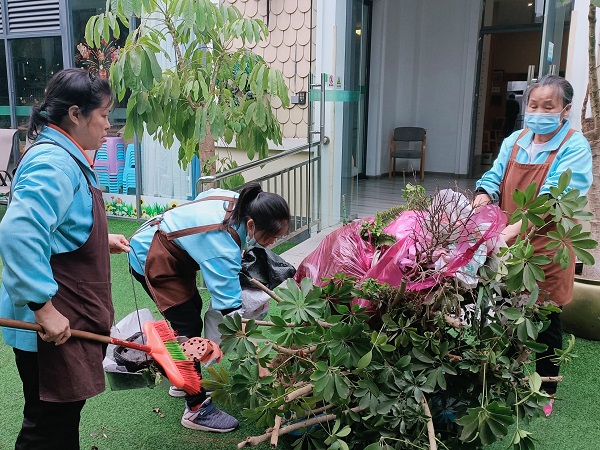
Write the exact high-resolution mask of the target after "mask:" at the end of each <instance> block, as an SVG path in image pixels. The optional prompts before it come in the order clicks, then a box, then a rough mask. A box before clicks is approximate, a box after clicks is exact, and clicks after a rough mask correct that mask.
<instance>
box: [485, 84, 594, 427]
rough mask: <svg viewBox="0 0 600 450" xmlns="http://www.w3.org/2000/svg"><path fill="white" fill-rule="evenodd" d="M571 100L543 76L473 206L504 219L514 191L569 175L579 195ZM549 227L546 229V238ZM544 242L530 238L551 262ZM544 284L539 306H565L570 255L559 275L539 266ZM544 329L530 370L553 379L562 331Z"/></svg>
mask: <svg viewBox="0 0 600 450" xmlns="http://www.w3.org/2000/svg"><path fill="white" fill-rule="evenodd" d="M572 100H573V87H572V86H571V84H570V83H569V82H568V81H567V80H565V79H564V78H562V77H559V76H556V75H546V76H544V77H542V78H540V79H539V80H538V81H537V82H536V83H534V84H533V85H532V86H531V87H530V88H529V92H528V96H527V108H526V110H525V127H526V128H525V129H523V130H520V131H515V132H514V133H513V134H511V135H510V136H509V137H507V138H506V139H505V140H504V142H503V143H502V147H501V149H500V154H499V155H498V158H497V159H496V161H495V162H494V165H493V166H492V168H491V170H489V171H488V172H486V173H485V174H484V175H483V177H481V179H480V180H479V181H478V182H477V184H476V188H477V189H476V191H475V192H476V196H475V199H474V201H473V203H474V206H479V205H483V204H487V203H498V204H499V205H500V208H502V210H503V211H506V212H507V213H512V212H514V211H515V210H516V208H517V205H516V204H515V202H514V200H513V198H512V195H513V192H514V191H515V189H520V190H521V191H524V190H525V188H526V187H527V186H528V185H529V184H531V183H532V182H533V181H535V182H536V185H537V187H538V195H543V194H547V193H548V192H549V189H550V187H552V186H557V184H558V179H559V177H560V175H561V174H562V173H563V172H564V171H565V170H567V169H571V171H572V172H573V176H572V179H571V183H570V184H569V187H568V189H579V191H580V192H581V194H582V195H585V194H586V193H587V191H588V189H589V188H590V185H591V183H592V153H591V149H590V145H589V143H588V141H587V140H586V139H585V137H583V135H582V134H581V133H580V132H578V131H575V130H573V129H571V125H570V123H569V121H568V120H567V116H568V114H569V111H570V110H571V102H572ZM551 227H552V225H549V226H546V227H545V228H544V231H545V232H546V233H547V232H548V231H550V230H551V229H552V228H551ZM520 228H521V222H517V223H515V224H512V225H508V226H507V227H506V228H505V229H504V231H503V236H504V239H505V241H506V242H507V243H509V244H511V243H512V242H514V239H515V238H516V237H517V235H518V234H519V231H520ZM547 242H548V240H547V238H546V237H542V236H536V237H534V239H533V241H532V245H533V246H534V247H535V250H536V253H537V254H545V255H547V256H549V257H550V258H552V257H553V256H554V254H553V251H550V250H546V249H545V248H544V247H545V244H546V243H547ZM544 273H545V275H546V279H545V281H544V282H543V283H539V285H540V297H539V301H540V302H544V301H548V300H550V301H552V302H553V303H554V304H556V305H557V306H559V307H560V306H563V305H565V304H567V303H569V302H570V301H571V300H572V298H573V282H574V274H575V256H574V254H573V253H572V252H571V264H570V265H569V267H568V268H567V269H566V270H562V269H561V268H560V265H559V264H555V263H552V264H548V265H546V266H544ZM549 319H550V327H549V328H548V329H547V330H546V331H544V332H543V333H540V335H539V337H538V342H540V343H543V344H546V345H547V346H548V349H547V350H546V351H545V352H543V353H541V354H538V355H537V363H536V370H537V372H538V373H539V374H540V375H541V376H556V375H558V367H557V366H556V365H554V364H553V363H552V362H551V361H550V359H551V358H552V356H553V355H554V349H555V348H559V349H560V348H562V331H561V327H560V317H559V314H558V313H552V314H551V315H550V317H549ZM542 387H543V388H544V389H545V390H546V392H547V393H548V394H550V395H552V396H553V395H554V393H555V392H556V383H544V384H543V385H542ZM553 403H554V400H553V399H552V400H551V402H550V404H549V405H546V406H545V407H544V412H545V414H546V416H549V415H550V414H551V413H552V407H553Z"/></svg>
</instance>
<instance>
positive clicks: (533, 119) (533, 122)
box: [525, 106, 566, 134]
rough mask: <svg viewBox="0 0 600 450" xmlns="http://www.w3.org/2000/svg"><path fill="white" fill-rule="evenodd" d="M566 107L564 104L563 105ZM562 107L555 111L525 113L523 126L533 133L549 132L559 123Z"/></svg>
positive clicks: (554, 129) (560, 121)
mask: <svg viewBox="0 0 600 450" xmlns="http://www.w3.org/2000/svg"><path fill="white" fill-rule="evenodd" d="M565 108H566V106H565ZM565 108H563V109H562V110H561V111H560V112H557V113H529V112H526V113H525V126H526V127H527V128H529V129H530V130H531V131H533V132H534V133H535V134H550V133H552V132H554V131H556V129H557V128H558V127H559V126H560V125H561V123H562V120H561V118H560V116H561V114H562V112H563V111H564V110H565Z"/></svg>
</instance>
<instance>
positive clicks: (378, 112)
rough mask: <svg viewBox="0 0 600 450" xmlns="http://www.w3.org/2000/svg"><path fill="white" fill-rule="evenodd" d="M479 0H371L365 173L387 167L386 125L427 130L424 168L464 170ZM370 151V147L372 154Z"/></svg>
mask: <svg viewBox="0 0 600 450" xmlns="http://www.w3.org/2000/svg"><path fill="white" fill-rule="evenodd" d="M481 8H482V4H481V3H480V2H474V1H471V0H448V1H445V2H435V1H433V0H428V1H418V0H411V1H403V2H397V1H394V0H375V1H374V2H373V43H372V47H371V48H372V63H371V85H370V89H371V93H372V95H371V98H370V104H369V119H370V122H369V131H368V144H369V148H370V151H374V152H377V149H380V153H379V157H378V158H377V157H375V158H369V162H368V164H367V175H379V174H381V173H385V172H387V169H388V161H389V160H388V147H389V141H390V136H391V131H392V129H393V128H394V127H397V126H420V127H424V128H426V129H427V157H426V162H425V170H426V171H429V172H446V173H454V174H466V173H467V172H468V157H469V146H470V145H469V143H470V138H471V114H472V101H473V89H474V83H475V73H476V64H477V38H478V32H479V21H480V17H481ZM375 155H376V153H375Z"/></svg>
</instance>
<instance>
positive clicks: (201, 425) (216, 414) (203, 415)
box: [181, 397, 240, 433]
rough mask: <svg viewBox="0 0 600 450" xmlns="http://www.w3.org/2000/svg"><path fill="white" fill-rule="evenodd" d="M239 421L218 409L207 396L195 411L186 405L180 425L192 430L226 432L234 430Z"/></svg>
mask: <svg viewBox="0 0 600 450" xmlns="http://www.w3.org/2000/svg"><path fill="white" fill-rule="evenodd" d="M239 424H240V423H239V422H238V420H237V419H236V418H235V417H233V416H230V415H229V414H227V413H226V412H223V411H221V410H220V409H218V408H217V407H216V406H215V405H214V404H213V402H212V399H211V398H210V397H209V398H207V399H206V400H205V401H204V403H202V405H201V406H200V408H198V410H196V411H192V410H191V409H189V408H188V406H187V405H186V407H185V411H184V412H183V417H182V418H181V425H183V426H184V427H186V428H191V429H192V430H201V431H214V432H216V433H227V432H228V431H233V430H235V429H236V428H237V427H238V425H239Z"/></svg>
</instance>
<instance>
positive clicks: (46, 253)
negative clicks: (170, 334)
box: [0, 69, 128, 450]
mask: <svg viewBox="0 0 600 450" xmlns="http://www.w3.org/2000/svg"><path fill="white" fill-rule="evenodd" d="M112 104H113V94H112V91H111V89H110V87H109V85H108V82H107V81H105V80H102V79H100V78H93V77H91V75H90V74H89V73H88V72H87V71H86V70H83V69H68V70H62V71H60V72H58V73H57V74H56V75H54V77H53V78H52V79H51V80H50V82H49V84H48V87H47V89H46V96H45V99H44V103H42V104H41V105H38V106H34V107H33V108H32V112H31V117H30V119H29V131H28V134H27V136H28V137H29V139H30V140H35V142H34V143H33V145H32V146H31V147H30V148H29V149H28V150H27V152H26V153H25V154H24V155H23V157H22V158H21V160H20V162H19V163H18V166H17V171H16V173H15V177H14V180H13V183H12V186H11V202H10V204H9V206H8V209H7V211H6V215H5V216H4V219H3V220H2V223H0V236H2V245H0V256H1V257H2V260H3V262H4V270H3V272H2V289H1V291H0V316H2V317H6V318H11V319H18V320H25V321H27V322H37V323H38V324H40V325H41V326H42V327H43V329H44V332H42V333H39V334H38V335H36V333H35V332H33V331H24V330H16V329H13V328H3V329H2V335H3V337H4V341H5V342H6V343H7V344H8V345H10V346H12V347H13V349H14V353H15V360H16V364H17V369H18V371H19V375H20V377H21V380H22V382H23V393H24V397H25V407H24V409H23V413H24V418H23V425H22V428H21V432H20V433H19V436H18V438H17V442H16V446H15V448H16V449H34V450H39V449H57V448H61V449H79V421H80V412H81V409H82V408H83V405H84V403H85V400H86V399H88V398H90V397H93V396H95V395H97V394H99V393H100V392H102V391H103V390H104V370H103V368H102V359H103V358H104V349H105V348H104V346H103V345H102V344H99V343H95V342H91V341H85V340H82V339H69V337H70V336H71V331H70V328H71V327H73V328H74V329H80V330H85V331H91V332H94V333H99V334H106V335H108V334H109V332H110V327H111V325H112V322H113V314H114V312H113V305H112V299H111V292H110V258H109V251H110V252H112V253H118V252H122V251H128V247H127V240H126V239H125V237H124V236H122V235H109V234H108V223H107V220H106V213H105V210H104V201H103V200H102V193H101V192H100V190H99V189H98V188H97V181H96V176H95V174H94V171H93V170H92V167H91V166H92V161H91V160H90V158H89V157H88V155H87V154H86V152H85V150H97V149H98V148H100V146H101V145H102V143H103V142H104V141H105V136H106V133H107V131H108V129H109V128H110V123H109V122H108V114H109V112H110V110H111V107H112Z"/></svg>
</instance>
